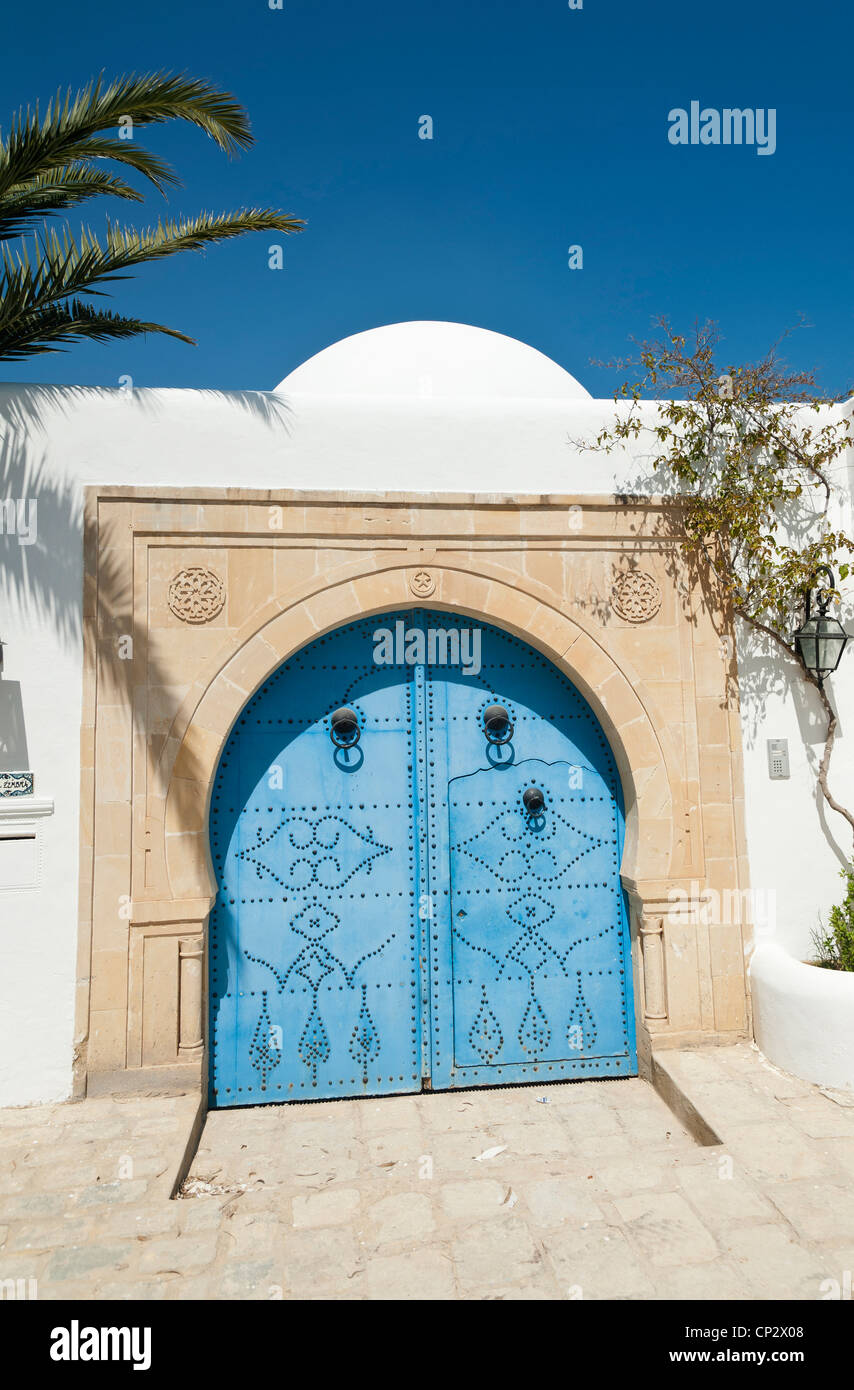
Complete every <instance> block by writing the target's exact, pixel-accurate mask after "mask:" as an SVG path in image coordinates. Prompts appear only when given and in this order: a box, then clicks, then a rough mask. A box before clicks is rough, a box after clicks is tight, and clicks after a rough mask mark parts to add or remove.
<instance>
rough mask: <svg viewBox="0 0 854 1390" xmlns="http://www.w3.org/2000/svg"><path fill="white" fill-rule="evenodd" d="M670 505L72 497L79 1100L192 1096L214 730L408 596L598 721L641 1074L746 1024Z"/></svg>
mask: <svg viewBox="0 0 854 1390" xmlns="http://www.w3.org/2000/svg"><path fill="white" fill-rule="evenodd" d="M678 515H679V513H678V504H674V503H673V502H672V501H668V500H665V499H661V498H657V499H656V498H651V499H631V500H628V501H627V500H626V499H618V498H615V497H584V496H582V497H574V496H561V497H548V498H541V497H520V496H514V497H491V496H490V497H479V496H475V495H471V496H461V495H459V494H448V495H434V494H430V495H421V494H395V495H392V496H389V495H383V496H379V497H378V496H374V495H371V494H358V493H352V494H344V495H342V494H324V493H322V492H317V493H308V492H282V493H273V492H267V491H254V490H242V489H241V490H238V489H213V490H206V489H193V490H190V491H178V490H175V489H167V488H158V489H153V490H152V489H141V488H98V489H95V488H90V489H88V490H87V495H86V508H85V536H84V562H85V581H84V583H85V587H84V630H85V640H84V656H85V686H84V713H83V728H82V738H81V791H82V797H81V805H82V813H81V874H80V886H81V929H80V970H79V976H78V979H79V981H80V984H79V992H78V1013H77V1046H76V1052H75V1062H76V1092H77V1094H83V1093H85V1091H86V1090H88V1093H90V1094H98V1093H100V1094H103V1093H109V1092H113V1091H121V1090H130V1091H143V1090H149V1089H151V1088H156V1089H184V1090H186V1089H191V1090H192V1089H204V1081H203V1077H204V1075H205V1072H206V1058H205V1041H204V1033H205V1017H206V1002H207V985H206V970H205V950H206V928H207V919H208V913H209V910H210V906H211V903H212V901H213V896H214V893H215V880H214V875H213V870H212V865H211V858H210V846H209V842H208V809H209V799H210V792H211V786H212V782H213V778H214V775H215V772H216V768H217V764H218V762H219V757H220V753H221V751H222V748H223V746H224V743H225V740H226V738H227V736H228V733H229V731H230V729H231V727H232V725H233V723H234V722H235V720H236V719H237V717H238V716H239V714H240V711H241V709H242V708H243V706H244V705H245V704H246V703H247V701H248V700H249V699H250V697H251V696H252V694H253V693H254V692H255V690H257V688H258V687H259V686H260V685H261V684H262V682H263V681H264V680H265V679H266V678H267V677H268V676H269V675H270V674H271V673H272V672H273V671H274V670H275V669H276V668H277V667H278V666H280V665H281V664H282V663H283V662H284V661H286V660H287V659H288V657H290V656H292V655H293V653H294V652H295V651H297V650H298V649H299V648H301V647H302V646H304V645H305V644H307V643H308V642H310V641H312V640H313V639H315V638H316V637H318V636H321V635H323V634H324V633H325V632H328V631H330V630H331V629H333V628H336V627H338V626H340V625H342V624H344V623H346V622H348V621H352V620H353V619H356V618H361V617H368V616H372V615H374V614H376V615H379V614H382V613H383V612H388V611H393V610H395V609H401V608H407V607H413V608H414V607H420V606H424V604H425V603H426V604H429V606H430V607H431V608H434V609H438V610H442V609H444V610H447V611H449V612H454V613H459V614H464V615H470V616H471V617H474V618H478V619H480V620H482V621H484V622H490V623H494V624H495V625H496V626H498V627H502V628H505V629H506V630H507V631H509V632H511V633H513V634H514V635H516V636H518V637H520V638H522V639H523V640H524V641H526V642H527V643H529V644H530V645H531V646H533V647H535V648H537V649H538V650H539V651H541V652H542V653H543V654H544V655H545V656H546V657H547V658H548V659H549V660H550V661H552V662H553V663H554V664H555V665H556V666H557V667H558V669H559V670H561V671H563V672H564V673H565V674H566V675H567V676H568V678H569V679H570V680H571V681H572V682H573V683H574V684H575V685H576V687H577V688H578V690H579V691H580V693H581V694H582V695H583V696H584V697H585V699H587V701H588V702H589V703H590V705H591V707H592V708H593V710H594V712H595V713H596V715H597V717H598V718H599V720H600V722H601V724H602V728H603V730H604V732H605V735H606V737H607V738H608V740H609V742H610V745H611V748H612V750H613V753H614V757H615V760H616V762H617V766H618V769H619V772H620V776H621V779H622V783H623V795H624V802H625V812H626V838H625V848H624V854H623V863H622V866H621V876H622V881H623V883H624V885H625V887H626V889H627V892H628V895H629V900H630V905H631V913H630V916H631V935H632V956H633V972H634V983H635V1004H636V1023H637V1033H638V1052H639V1059H640V1064H641V1068H642V1070H643V1069H644V1068H645V1067H647V1068H648V1066H649V1057H650V1053H651V1048H652V1046H653V1044H654V1045H655V1046H656V1047H658V1046H667V1045H670V1046H674V1045H686V1044H692V1043H702V1042H706V1041H707V1042H720V1041H727V1042H728V1041H734V1040H736V1038H739V1037H744V1036H747V1035H748V1031H749V1017H748V1013H747V1009H748V1003H747V990H746V984H745V969H744V950H745V945H746V942H745V934H744V932H743V930H742V929H741V928H742V924H739V929H738V932H737V933H736V934H733V932H732V931H731V930H730V931H728V932H727V933H724V932H723V931H722V930H720V929H719V928H721V927H722V926H729V925H731V924H714V923H712V924H710V925H709V924H706V923H704V922H703V921H702V916H701V914H698V906H699V904H700V903H701V902H702V900H703V898H704V896H706V895H707V893H708V889H709V887H710V886H711V887H715V888H718V889H721V888H723V887H724V886H725V885H726V886H727V887H729V888H731V889H734V890H735V891H736V892H737V893H739V894H743V893H744V890H745V889H746V887H747V884H748V879H747V859H746V852H745V839H744V824H743V788H742V768H741V732H740V722H739V717H738V709H737V704H736V703H735V702H734V697H733V695H732V675H733V670H732V667H733V663H734V657H733V656H732V651H733V645H734V644H733V643H732V642H731V641H730V642H729V643H727V642H725V641H724V639H725V638H726V636H727V635H728V628H727V627H726V624H725V623H724V622H723V620H722V618H721V615H720V613H719V612H713V611H712V610H711V609H710V607H709V605H708V600H707V597H706V596H705V595H701V594H700V591H699V589H698V588H697V585H696V584H694V586H693V587H692V586H691V584H690V583H689V579H688V575H687V572H686V568H685V565H684V563H683V561H682V558H681V552H680V549H679V545H678ZM578 516H581V518H582V525H581V526H580V527H578V526H577V524H576V522H577V518H578ZM188 573H189V575H190V577H189V578H187V575H188ZM204 574H207V575H208V576H209V578H208V579H207V580H205V579H204V578H202V580H201V582H200V581H199V578H198V576H199V575H204ZM170 575H171V576H172V577H171V579H170ZM271 575H272V581H271V579H270V576H271ZM561 576H563V577H562V578H561ZM567 576H569V578H568V579H567ZM573 576H574V579H573ZM626 576H629V578H628V579H626ZM615 577H616V578H615ZM573 582H575V583H577V586H578V593H577V594H572V593H570V592H569V590H568V588H567V585H568V584H569V585H570V588H571V586H572V583H573ZM627 591H628V592H627ZM665 624H666V625H665ZM199 634H202V635H201V636H200V635H199ZM128 638H130V639H131V640H130V645H128ZM122 644H123V645H122ZM627 650H630V651H631V653H632V655H633V657H634V659H629V657H628V656H627V655H626V652H627ZM662 660H666V661H668V662H669V663H670V667H671V668H672V674H673V675H674V677H675V678H674V679H673V680H672V681H671V682H669V683H668V682H659V681H658V676H659V674H660V668H661V663H662ZM712 691H714V692H715V693H714V695H712V694H711V693H710V692H712ZM169 692H172V695H173V696H174V700H173V705H170V704H169V698H170V696H169ZM719 698H720V702H721V704H720V717H719V718H717V717H716V711H717V706H718V701H719ZM173 706H174V707H173ZM164 710H165V714H164ZM704 720H705V721H706V722H707V723H708V724H709V729H712V730H713V738H712V742H711V743H710V740H709V736H708V730H707V729H705V728H704V729H703V730H702V732H701V725H702V724H703V721H704ZM709 721H711V722H709ZM710 749H711V751H712V752H714V753H715V755H716V756H715V757H714V758H711V757H710V753H709V750H710ZM724 755H725V756H724ZM724 777H726V778H727V779H728V780H727V782H726V787H725V788H721V786H720V783H721V780H722V778H724ZM710 849H711V850H712V854H711V855H710V854H709V850H710ZM677 895H678V897H679V902H678V904H676V905H674V902H673V901H672V899H673V897H674V896H677Z"/></svg>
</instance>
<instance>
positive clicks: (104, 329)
mask: <svg viewBox="0 0 854 1390" xmlns="http://www.w3.org/2000/svg"><path fill="white" fill-rule="evenodd" d="M143 333H165V334H166V335H167V337H170V338H178V339H179V340H180V341H181V342H182V343H190V344H191V345H194V344H195V339H193V338H188V337H187V335H186V334H185V333H179V332H178V330H177V329H176V328H167V327H166V326H165V325H164V324H162V323H149V322H147V321H146V320H144V319H135V318H129V317H127V316H126V315H124V314H114V313H113V312H112V311H111V310H109V309H95V308H93V306H92V305H91V304H86V303H84V302H83V301H81V300H79V299H71V300H67V301H66V302H65V303H63V304H51V305H49V306H48V307H47V308H43V309H38V310H33V311H31V312H30V313H25V314H23V315H21V317H20V318H19V319H18V321H17V323H16V324H15V326H14V327H13V328H12V329H11V330H10V331H8V332H7V330H6V329H5V327H4V328H3V329H0V357H3V358H6V359H7V360H8V361H10V362H16V361H23V360H24V358H26V357H34V356H36V355H38V354H39V353H43V352H62V351H64V350H65V346H66V345H67V344H68V343H72V342H76V341H77V340H78V339H81V338H82V339H89V340H91V341H94V342H99V343H103V342H107V341H108V340H109V339H112V338H136V337H139V336H140V335H141V334H143Z"/></svg>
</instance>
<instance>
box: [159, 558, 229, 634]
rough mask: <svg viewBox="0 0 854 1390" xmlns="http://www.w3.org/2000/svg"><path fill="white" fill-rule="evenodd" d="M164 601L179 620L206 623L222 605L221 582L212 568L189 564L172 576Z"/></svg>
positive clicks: (222, 587) (223, 597)
mask: <svg viewBox="0 0 854 1390" xmlns="http://www.w3.org/2000/svg"><path fill="white" fill-rule="evenodd" d="M168 603H169V607H170V609H171V611H172V612H173V613H174V614H175V617H176V618H180V620H181V622H182V623H209V622H210V621H211V619H213V618H215V617H216V616H217V614H218V613H221V612H222V610H223V607H224V606H225V585H224V584H223V582H222V580H221V579H220V577H219V575H218V574H217V573H216V572H215V571H214V570H209V569H205V568H204V567H203V566H201V565H193V566H191V567H190V568H189V569H184V570H179V572H178V573H177V574H176V575H175V577H174V578H173V580H172V582H171V584H170V585H169V596H168Z"/></svg>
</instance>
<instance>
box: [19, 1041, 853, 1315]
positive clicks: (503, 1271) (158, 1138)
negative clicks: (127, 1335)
mask: <svg viewBox="0 0 854 1390" xmlns="http://www.w3.org/2000/svg"><path fill="white" fill-rule="evenodd" d="M659 1064H660V1065H661V1066H662V1067H663V1068H664V1069H665V1070H666V1072H667V1073H668V1075H669V1077H670V1079H671V1080H672V1081H673V1082H675V1084H676V1085H677V1086H678V1087H679V1088H680V1089H681V1090H682V1092H683V1093H684V1094H685V1095H686V1096H687V1097H688V1099H689V1100H690V1101H691V1103H692V1104H693V1105H694V1107H695V1108H696V1110H697V1111H699V1113H700V1114H701V1115H702V1117H703V1118H704V1119H705V1120H706V1121H707V1123H708V1124H709V1125H710V1126H711V1127H712V1129H713V1130H715V1132H716V1133H717V1134H718V1136H719V1137H720V1139H721V1141H722V1142H721V1143H720V1144H717V1145H713V1146H706V1147H704V1146H701V1145H699V1144H698V1143H696V1142H695V1140H694V1139H693V1138H692V1137H691V1135H690V1134H689V1133H688V1132H687V1130H686V1129H685V1128H684V1127H683V1125H682V1124H681V1123H680V1121H679V1120H678V1119H676V1117H675V1116H674V1114H673V1112H672V1111H671V1110H670V1109H669V1108H668V1107H667V1106H666V1105H665V1103H664V1102H663V1100H662V1099H661V1098H660V1097H659V1095H657V1094H656V1092H655V1091H654V1090H653V1089H652V1088H651V1086H649V1085H648V1084H647V1083H646V1082H645V1081H643V1080H641V1079H639V1078H631V1079H625V1080H624V1079H620V1080H615V1081H584V1082H567V1083H557V1084H551V1085H546V1086H543V1085H540V1086H521V1087H504V1088H501V1089H496V1090H484V1091H476V1090H473V1091H461V1092H445V1093H442V1094H435V1095H430V1094H428V1095H417V1096H391V1097H386V1098H383V1099H377V1100H352V1101H328V1102H318V1103H315V1104H297V1105H290V1106H275V1105H270V1106H262V1107H258V1108H254V1109H253V1108H247V1109H239V1110H224V1111H217V1112H213V1113H211V1114H210V1115H208V1117H207V1120H206V1123H205V1126H204V1130H203V1132H202V1135H201V1139H200V1142H199V1146H198V1150H197V1153H196V1155H195V1157H194V1159H193V1161H192V1165H191V1169H190V1173H189V1175H188V1178H187V1180H186V1182H185V1183H184V1186H183V1195H182V1196H181V1197H180V1198H179V1199H178V1200H169V1193H170V1191H171V1187H172V1183H173V1181H174V1175H175V1173H176V1171H177V1168H178V1165H179V1163H180V1161H181V1156H182V1154H183V1152H184V1148H185V1146H186V1143H187V1139H188V1136H189V1134H190V1132H191V1130H192V1126H193V1122H194V1118H195V1115H196V1108H197V1102H196V1101H195V1100H194V1099H193V1098H192V1097H179V1098H177V1099H176V1098H165V1097H159V1098H158V1097H152V1098H148V1099H144V1100H141V1099H136V1098H135V1099H133V1100H128V1099H121V1100H119V1099H98V1100H91V1101H85V1102H83V1103H81V1104H76V1105H62V1106H37V1107H32V1108H30V1109H23V1110H6V1111H0V1296H5V1297H7V1298H8V1297H14V1296H18V1297H30V1296H37V1297H39V1298H42V1299H55V1298H80V1299H99V1298H120V1299H133V1300H136V1299H143V1300H145V1299H155V1300H159V1299H232V1298H249V1299H253V1298H254V1299H278V1298H285V1299H327V1298H329V1299H339V1298H343V1299H417V1300H423V1299H428V1300H429V1299H463V1300H467V1299H490V1300H492V1299H530V1298H533V1299H579V1298H581V1299H613V1298H617V1299H668V1298H675V1297H678V1298H695V1299H721V1298H736V1299H754V1298H772V1299H774V1298H801V1299H817V1298H822V1297H828V1296H829V1295H828V1292H827V1290H828V1289H833V1288H834V1287H835V1285H834V1283H833V1281H835V1282H836V1285H838V1286H839V1288H840V1289H844V1288H845V1287H846V1283H845V1271H846V1270H849V1271H850V1270H851V1268H852V1265H854V1197H852V1193H851V1186H852V1184H851V1179H852V1174H854V1096H845V1095H838V1094H834V1093H830V1092H823V1091H821V1090H820V1089H819V1088H818V1087H815V1086H810V1085H808V1084H807V1083H805V1082H800V1081H797V1080H796V1079H795V1078H792V1077H787V1076H785V1075H783V1074H782V1073H780V1072H779V1071H777V1070H776V1069H775V1068H773V1067H771V1066H770V1064H769V1063H767V1062H766V1061H765V1060H764V1059H763V1058H762V1056H761V1054H760V1053H759V1052H758V1051H757V1050H756V1048H755V1047H751V1046H749V1045H747V1044H741V1045H739V1046H737V1047H728V1048H716V1049H708V1050H705V1051H702V1052H688V1051H683V1052H664V1053H661V1054H659ZM850 1282H851V1281H850V1279H849V1280H848V1285H847V1286H848V1287H850Z"/></svg>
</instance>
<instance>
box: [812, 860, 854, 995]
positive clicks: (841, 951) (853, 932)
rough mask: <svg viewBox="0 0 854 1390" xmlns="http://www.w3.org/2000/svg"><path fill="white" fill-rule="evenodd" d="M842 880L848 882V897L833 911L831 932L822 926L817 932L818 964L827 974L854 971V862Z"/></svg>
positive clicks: (815, 932) (830, 924) (814, 943)
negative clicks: (835, 971)
mask: <svg viewBox="0 0 854 1390" xmlns="http://www.w3.org/2000/svg"><path fill="white" fill-rule="evenodd" d="M840 878H844V879H845V883H846V892H845V897H844V898H843V900H842V902H841V903H840V905H839V906H838V907H832V908H831V909H830V920H829V923H828V929H827V930H825V929H824V925H823V924H822V926H821V928H820V929H819V930H817V931H814V932H813V945H814V946H815V950H816V961H815V964H816V965H821V966H823V967H824V968H825V969H826V970H851V971H854V862H852V863H851V864H849V865H848V867H847V868H845V869H842V870H841V872H840Z"/></svg>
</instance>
